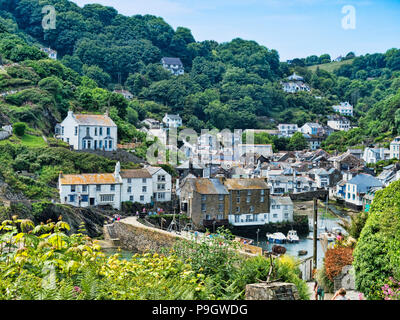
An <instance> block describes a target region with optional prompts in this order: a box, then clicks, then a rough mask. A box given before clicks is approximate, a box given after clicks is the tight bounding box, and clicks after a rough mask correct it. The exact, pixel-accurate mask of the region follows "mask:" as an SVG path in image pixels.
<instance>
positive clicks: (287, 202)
mask: <svg viewBox="0 0 400 320" xmlns="http://www.w3.org/2000/svg"><path fill="white" fill-rule="evenodd" d="M270 199H271V205H270V213H269V215H268V221H267V222H266V223H277V222H283V221H289V222H292V221H293V202H292V199H290V197H280V196H271V197H270Z"/></svg>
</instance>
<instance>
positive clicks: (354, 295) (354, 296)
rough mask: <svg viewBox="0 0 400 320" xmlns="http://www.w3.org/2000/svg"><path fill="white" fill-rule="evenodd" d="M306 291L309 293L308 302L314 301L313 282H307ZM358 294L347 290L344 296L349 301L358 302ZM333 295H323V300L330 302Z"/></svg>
mask: <svg viewBox="0 0 400 320" xmlns="http://www.w3.org/2000/svg"><path fill="white" fill-rule="evenodd" d="M307 285H308V289H309V292H310V300H315V293H314V282H311V281H310V282H307ZM359 294H360V293H359V292H357V291H354V290H348V291H347V293H346V296H347V297H348V298H350V300H360V298H359ZM333 295H334V293H325V296H324V300H331V299H332V297H333Z"/></svg>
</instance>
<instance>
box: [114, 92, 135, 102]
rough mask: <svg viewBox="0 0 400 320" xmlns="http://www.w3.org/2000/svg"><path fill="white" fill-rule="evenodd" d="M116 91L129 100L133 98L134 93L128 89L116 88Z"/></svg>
mask: <svg viewBox="0 0 400 320" xmlns="http://www.w3.org/2000/svg"><path fill="white" fill-rule="evenodd" d="M114 93H119V94H122V95H123V96H124V98H125V99H127V100H132V99H133V94H132V93H130V92H129V91H128V90H114Z"/></svg>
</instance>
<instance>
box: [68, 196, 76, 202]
mask: <svg viewBox="0 0 400 320" xmlns="http://www.w3.org/2000/svg"><path fill="white" fill-rule="evenodd" d="M69 202H75V195H74V194H71V195H70V196H69Z"/></svg>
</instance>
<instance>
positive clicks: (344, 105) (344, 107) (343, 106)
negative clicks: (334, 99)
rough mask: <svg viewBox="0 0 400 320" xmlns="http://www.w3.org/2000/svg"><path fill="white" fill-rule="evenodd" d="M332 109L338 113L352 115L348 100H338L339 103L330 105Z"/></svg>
mask: <svg viewBox="0 0 400 320" xmlns="http://www.w3.org/2000/svg"><path fill="white" fill-rule="evenodd" d="M332 108H333V111H335V112H338V113H340V114H341V115H342V116H351V117H352V116H353V106H352V105H351V104H350V103H349V102H348V101H346V102H340V104H339V105H336V106H332Z"/></svg>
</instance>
